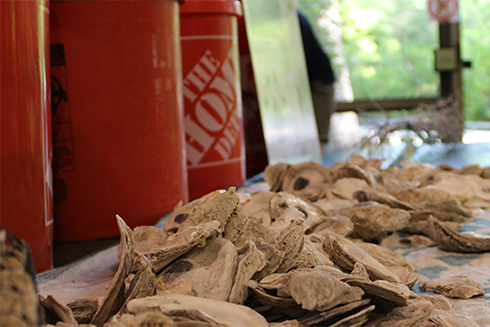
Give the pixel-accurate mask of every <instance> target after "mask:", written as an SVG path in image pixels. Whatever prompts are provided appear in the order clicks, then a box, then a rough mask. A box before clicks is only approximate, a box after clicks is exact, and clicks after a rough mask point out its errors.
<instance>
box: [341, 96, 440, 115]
mask: <svg viewBox="0 0 490 327" xmlns="http://www.w3.org/2000/svg"><path fill="white" fill-rule="evenodd" d="M437 100H439V99H438V98H418V99H396V100H378V101H374V100H373V101H353V102H339V103H337V112H344V111H360V112H362V111H379V110H402V109H405V110H412V109H415V108H416V107H417V106H418V105H419V104H421V103H425V104H428V105H429V104H433V103H436V102H437Z"/></svg>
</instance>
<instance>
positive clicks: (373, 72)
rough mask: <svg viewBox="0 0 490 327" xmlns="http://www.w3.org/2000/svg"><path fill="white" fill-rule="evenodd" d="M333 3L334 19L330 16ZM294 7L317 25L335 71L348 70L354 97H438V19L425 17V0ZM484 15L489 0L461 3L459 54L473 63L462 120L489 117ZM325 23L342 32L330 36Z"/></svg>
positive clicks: (351, 0) (327, 0)
mask: <svg viewBox="0 0 490 327" xmlns="http://www.w3.org/2000/svg"><path fill="white" fill-rule="evenodd" d="M332 7H334V8H335V9H336V11H337V12H338V14H339V17H338V18H335V17H333V16H332V15H331V10H330V9H331V8H332ZM299 8H300V9H301V10H302V11H303V12H304V13H305V14H306V16H307V17H308V18H309V19H310V21H311V22H312V23H313V24H312V25H313V26H314V27H315V28H316V31H317V35H318V36H319V39H320V41H321V43H322V44H323V45H325V48H326V49H327V52H329V54H330V56H331V57H332V61H333V62H334V67H335V69H336V72H338V74H340V68H341V67H342V66H343V65H345V66H346V67H347V68H348V72H349V75H350V83H351V85H352V89H353V93H354V98H355V100H366V99H372V100H381V99H397V98H419V97H438V96H439V87H440V86H439V83H440V79H439V74H438V73H437V72H436V71H435V70H434V50H436V49H438V48H439V36H438V23H437V22H435V21H430V20H429V15H428V10H427V0H405V1H402V0H398V1H385V0H300V1H299ZM488 17H490V2H489V1H487V0H472V1H468V0H461V1H460V20H461V23H460V26H461V48H462V57H463V58H464V59H467V60H470V61H472V68H471V69H467V70H465V71H464V73H463V88H464V89H463V92H464V93H463V99H464V108H465V119H466V120H490V90H489V85H490V61H489V60H488V58H490V25H488V23H487V19H486V18H488ZM326 22H327V23H326ZM329 24H330V26H332V25H335V26H339V27H340V29H341V35H340V36H337V35H329V33H330V34H333V33H331V31H332V29H331V28H328V26H329ZM335 37H340V38H341V40H340V41H341V43H342V45H343V49H342V51H341V52H339V51H335V49H334V47H333V46H332V44H335V40H332V38H335ZM337 41H338V40H337ZM339 56H342V57H343V58H340V59H341V60H339V58H337V57H339Z"/></svg>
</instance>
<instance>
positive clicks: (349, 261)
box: [325, 233, 401, 283]
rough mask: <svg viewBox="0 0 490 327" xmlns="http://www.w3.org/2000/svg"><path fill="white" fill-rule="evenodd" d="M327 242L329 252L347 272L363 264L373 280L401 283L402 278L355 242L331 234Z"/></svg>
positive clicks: (333, 259)
mask: <svg viewBox="0 0 490 327" xmlns="http://www.w3.org/2000/svg"><path fill="white" fill-rule="evenodd" d="M327 236H328V239H327V240H326V242H325V244H326V248H327V252H328V254H329V255H330V257H331V258H332V261H334V262H335V263H336V264H337V265H339V266H340V267H342V269H345V270H347V271H352V270H354V265H355V263H356V262H359V263H361V264H362V265H364V267H365V268H366V271H367V272H368V274H369V277H370V278H371V280H378V279H383V280H387V281H391V282H396V283H400V282H401V280H400V278H399V277H398V276H397V275H395V274H394V273H393V272H391V271H390V270H388V268H386V267H385V266H383V265H382V264H381V263H379V261H377V260H376V259H375V258H373V257H372V256H370V255H369V254H368V253H367V252H366V251H364V250H362V249H361V248H360V247H358V246H357V245H356V244H355V243H354V242H352V241H350V240H348V239H346V238H345V237H342V236H340V235H336V234H334V233H331V234H329V235H327Z"/></svg>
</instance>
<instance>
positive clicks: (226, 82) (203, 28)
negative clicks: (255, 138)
mask: <svg viewBox="0 0 490 327" xmlns="http://www.w3.org/2000/svg"><path fill="white" fill-rule="evenodd" d="M240 15H241V7H240V3H239V2H238V1H233V0H187V1H186V2H185V3H184V4H182V5H181V6H180V40H181V47H182V71H183V79H184V81H183V95H184V111H185V117H184V125H185V139H186V154H187V174H188V180H189V197H190V199H191V200H192V199H195V198H198V197H200V196H202V195H204V194H206V193H208V192H211V191H214V190H216V189H221V188H227V187H229V186H236V185H240V184H242V183H243V182H244V181H245V148H244V144H243V126H242V120H243V119H242V102H241V88H240V76H239V75H240V74H239V59H238V58H239V57H238V28H237V16H240Z"/></svg>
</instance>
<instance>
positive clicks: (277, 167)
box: [264, 162, 290, 192]
mask: <svg viewBox="0 0 490 327" xmlns="http://www.w3.org/2000/svg"><path fill="white" fill-rule="evenodd" d="M289 167H290V165H289V164H287V163H284V162H278V163H276V164H274V165H268V166H267V167H265V169H264V180H265V181H266V182H267V184H269V185H270V187H271V191H272V192H279V191H281V190H282V182H283V180H284V177H285V176H286V173H287V171H288V169H289Z"/></svg>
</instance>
